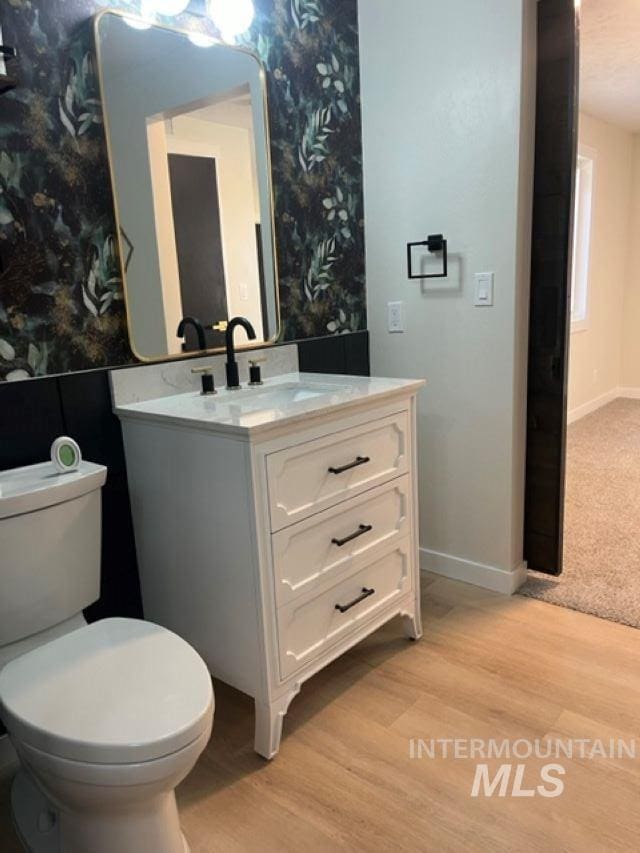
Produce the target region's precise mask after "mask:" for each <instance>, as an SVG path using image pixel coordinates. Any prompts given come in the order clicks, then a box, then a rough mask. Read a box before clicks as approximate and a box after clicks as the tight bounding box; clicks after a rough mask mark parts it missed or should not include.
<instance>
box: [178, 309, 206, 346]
mask: <svg viewBox="0 0 640 853" xmlns="http://www.w3.org/2000/svg"><path fill="white" fill-rule="evenodd" d="M187 326H193V328H194V329H195V332H196V335H197V336H198V349H201V350H205V349H206V348H207V341H206V339H205V336H204V329H203V328H202V323H201V322H200V320H197V319H196V318H195V317H183V318H182V320H180V325H179V326H178V331H177V332H176V335H177V336H178V337H179V338H184V333H185V330H186V327H187ZM186 351H187V344H186V341H184V342H183V344H182V352H186Z"/></svg>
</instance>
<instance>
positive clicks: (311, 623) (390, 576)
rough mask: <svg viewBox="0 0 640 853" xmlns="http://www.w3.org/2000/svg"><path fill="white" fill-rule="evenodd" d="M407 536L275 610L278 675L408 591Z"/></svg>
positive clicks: (286, 673)
mask: <svg viewBox="0 0 640 853" xmlns="http://www.w3.org/2000/svg"><path fill="white" fill-rule="evenodd" d="M411 587H412V559H411V540H410V539H409V538H406V539H403V540H402V541H401V542H399V543H397V544H396V545H394V546H393V548H390V549H388V550H387V551H386V552H384V553H383V554H378V556H377V557H374V559H373V560H372V561H371V562H370V563H369V564H368V565H366V566H364V567H363V568H361V569H359V570H358V571H356V572H354V573H352V574H351V575H350V576H349V577H347V578H345V579H343V580H342V581H340V583H337V584H335V585H334V586H332V587H330V588H329V589H328V590H325V592H323V593H321V594H320V595H319V596H317V597H315V598H311V599H308V598H307V599H305V598H303V599H300V600H297V601H293V602H291V603H290V604H287V605H285V606H284V607H281V608H280V609H279V610H278V640H279V654H280V677H281V678H282V679H285V678H288V677H289V676H290V675H292V674H293V673H294V672H296V671H297V670H298V669H300V668H301V667H303V666H304V665H305V664H307V663H309V662H310V661H312V660H314V658H316V657H318V655H320V654H323V653H324V652H325V651H326V650H327V649H328V648H330V647H331V646H332V645H333V644H334V643H337V642H338V641H340V640H342V639H344V637H346V636H348V635H349V634H351V633H353V632H354V631H356V630H358V628H359V627H360V626H361V625H362V624H363V623H365V622H366V621H367V620H368V619H369V618H371V617H373V616H375V615H376V613H378V612H379V611H380V610H384V608H385V607H388V606H389V605H391V604H392V603H393V601H394V600H395V599H398V598H400V597H401V596H403V595H405V594H406V593H408V592H409V591H410V590H411Z"/></svg>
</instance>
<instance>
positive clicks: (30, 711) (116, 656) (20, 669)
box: [0, 619, 213, 765]
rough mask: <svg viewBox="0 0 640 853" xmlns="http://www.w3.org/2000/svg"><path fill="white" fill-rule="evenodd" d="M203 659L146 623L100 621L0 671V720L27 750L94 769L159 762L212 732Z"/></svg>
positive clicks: (173, 636) (210, 696)
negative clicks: (91, 764) (35, 750)
mask: <svg viewBox="0 0 640 853" xmlns="http://www.w3.org/2000/svg"><path fill="white" fill-rule="evenodd" d="M212 714H213V689H212V686H211V677H210V675H209V672H208V670H207V667H206V665H205V663H204V661H203V660H202V658H201V657H200V656H199V655H198V654H197V652H195V651H194V649H192V648H191V646H189V645H188V643H186V642H185V641H184V640H182V639H181V638H180V637H178V636H177V635H176V634H173V633H172V632H171V631H168V630H167V629H165V628H162V627H160V626H158V625H154V624H153V623H151V622H143V621H141V620H136V619H103V620H101V621H99V622H94V623H93V624H92V625H87V626H86V627H83V628H80V629H79V630H77V631H73V632H72V633H70V634H67V635H65V636H63V637H59V638H58V639H56V640H52V641H51V642H49V643H47V644H45V645H44V646H41V647H39V648H37V649H34V650H33V651H31V652H28V653H27V654H25V655H22V656H21V657H19V658H16V659H15V660H13V661H11V662H10V663H8V664H7V665H6V666H5V667H4V668H3V669H2V671H0V716H2V718H3V720H4V722H5V724H6V726H7V728H8V730H9V732H10V733H11V734H12V735H13V736H14V737H15V738H17V739H18V740H19V741H22V742H23V743H24V744H27V745H30V746H33V747H35V748H36V749H38V750H40V751H42V752H44V753H47V754H49V755H52V756H57V757H60V758H64V759H69V760H72V761H79V762H91V763H93V764H111V765H116V764H136V763H141V762H145V761H152V760H154V759H159V758H163V757H165V756H168V755H170V754H171V753H174V752H177V751H179V750H181V749H183V748H184V747H186V746H188V745H189V744H190V743H192V742H194V741H196V740H197V739H198V738H199V737H200V736H201V735H202V733H203V732H205V731H206V730H207V729H208V728H210V726H211V719H212Z"/></svg>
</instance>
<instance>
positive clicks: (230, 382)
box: [225, 317, 256, 391]
mask: <svg viewBox="0 0 640 853" xmlns="http://www.w3.org/2000/svg"><path fill="white" fill-rule="evenodd" d="M236 326H242V328H243V329H244V330H245V332H246V333H247V337H248V338H249V340H250V341H255V339H256V333H255V331H254V328H253V326H252V325H251V323H250V322H249V321H248V320H247V319H246V317H234V318H233V320H229V323H228V324H227V331H226V332H225V334H226V341H227V364H226V368H227V389H228V390H229V391H234V390H236V389H237V388H239V387H240V374H239V373H238V363H237V362H236V353H235V350H234V348H233V332H234V329H235V328H236Z"/></svg>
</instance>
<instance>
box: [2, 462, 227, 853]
mask: <svg viewBox="0 0 640 853" xmlns="http://www.w3.org/2000/svg"><path fill="white" fill-rule="evenodd" d="M105 479H106V469H105V468H103V467H101V466H99V465H92V464H90V463H88V462H83V463H82V464H81V467H80V469H79V470H78V471H76V472H73V473H66V474H57V473H56V472H55V470H54V468H53V465H51V464H50V463H46V464H43V465H34V466H29V467H27V468H19V469H16V470H13V471H5V472H0V719H2V721H3V723H4V724H5V726H6V728H7V730H8V731H9V735H10V737H11V741H12V743H13V745H14V746H15V748H16V751H17V753H18V756H19V758H20V761H21V765H22V766H21V769H20V770H19V771H18V774H17V775H16V778H15V781H14V784H13V790H12V806H13V813H14V820H15V823H16V827H17V829H18V832H19V834H20V836H21V838H22V841H23V842H24V844H25V846H26V848H27V849H28V850H32V851H34V853H41V851H42V853H49V851H51V853H53V851H56V853H147V852H148V853H184V851H187V850H188V846H187V844H186V841H185V839H184V837H183V835H182V832H181V830H180V824H179V820H178V810H177V806H176V799H175V794H174V789H175V787H176V785H177V784H178V783H179V782H180V781H181V780H182V779H184V777H185V776H186V775H187V774H188V773H189V771H190V770H191V769H192V768H193V766H194V764H195V762H196V760H197V758H198V756H199V755H200V753H201V752H202V750H203V749H204V747H205V746H206V744H207V741H208V739H209V736H210V734H211V727H212V723H213V689H212V686H211V678H210V675H209V672H208V670H207V667H206V665H205V664H204V662H203V661H202V659H201V658H200V656H199V655H198V654H197V653H196V652H195V651H194V650H193V649H192V648H191V646H189V645H188V644H187V643H186V642H185V641H184V640H182V639H181V638H180V637H178V636H176V635H175V634H173V633H172V632H171V631H167V630H166V629H165V628H161V627H159V626H158V625H154V624H152V623H150V622H143V621H141V620H137V619H104V620H102V621H99V622H95V623H93V624H92V625H87V624H86V622H85V620H84V618H83V616H82V609H83V608H85V607H87V606H88V605H89V604H91V603H92V602H93V601H95V600H96V599H97V598H98V596H99V593H100V539H101V535H100V534H101V521H100V498H101V491H100V490H101V487H102V485H103V484H104V482H105Z"/></svg>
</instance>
